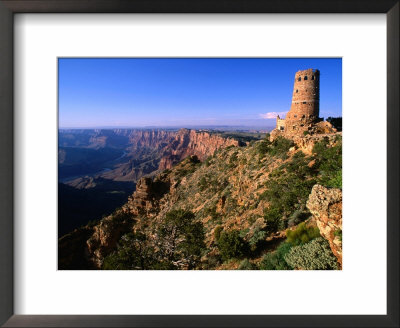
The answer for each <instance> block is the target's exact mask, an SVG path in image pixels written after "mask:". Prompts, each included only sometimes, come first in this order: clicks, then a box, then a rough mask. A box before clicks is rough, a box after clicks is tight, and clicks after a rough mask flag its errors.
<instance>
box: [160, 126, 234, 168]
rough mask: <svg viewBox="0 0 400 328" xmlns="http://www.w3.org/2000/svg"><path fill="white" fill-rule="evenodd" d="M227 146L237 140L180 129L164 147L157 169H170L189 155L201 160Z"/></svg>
mask: <svg viewBox="0 0 400 328" xmlns="http://www.w3.org/2000/svg"><path fill="white" fill-rule="evenodd" d="M229 146H239V142H238V141H237V140H234V139H230V138H223V137H221V136H219V135H215V134H209V133H208V132H196V131H195V130H187V129H181V130H179V131H178V133H177V134H176V136H175V138H174V140H173V141H172V142H171V143H170V144H169V145H167V146H166V147H165V149H164V152H163V156H162V158H161V161H160V166H159V169H160V170H165V169H170V168H171V167H172V166H173V165H174V164H176V163H178V162H179V161H181V160H182V159H184V158H185V157H187V156H190V155H195V156H197V157H198V158H199V159H200V160H201V161H202V160H204V159H206V158H207V157H208V156H212V155H214V153H215V151H216V150H218V149H220V148H226V147H229Z"/></svg>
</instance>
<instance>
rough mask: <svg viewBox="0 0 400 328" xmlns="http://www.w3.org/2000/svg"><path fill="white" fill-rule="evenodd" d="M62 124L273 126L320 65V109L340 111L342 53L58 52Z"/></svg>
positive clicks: (326, 113) (332, 113) (322, 111)
mask: <svg viewBox="0 0 400 328" xmlns="http://www.w3.org/2000/svg"><path fill="white" fill-rule="evenodd" d="M58 63H59V76H58V78H59V127H60V128H74V127H87V128H90V127H146V126H159V127H185V126H186V127H191V126H212V125H217V126H221V125H230V126H249V127H250V126H251V127H260V128H262V127H270V126H273V125H275V119H274V117H275V116H276V113H279V114H280V115H282V114H284V113H285V112H287V111H289V109H290V104H291V97H292V91H293V83H294V74H295V73H296V71H298V70H303V69H307V68H316V69H319V70H320V71H321V78H320V81H321V82H320V116H321V117H325V118H327V117H328V116H342V61H341V59H340V58H307V59H304V58H293V59H292V58H290V59H289V58H285V59H273V58H223V59H220V58H211V59H207V58H201V59H200V58H192V59H190V58H185V59H181V58H175V59H172V58H153V59H151V58H147V59H145V58H99V59H96V58H81V59H79V58H60V59H59V62H58Z"/></svg>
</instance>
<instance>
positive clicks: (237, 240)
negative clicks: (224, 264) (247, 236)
mask: <svg viewBox="0 0 400 328" xmlns="http://www.w3.org/2000/svg"><path fill="white" fill-rule="evenodd" d="M246 246H247V245H246V243H245V241H244V240H243V239H242V238H241V237H240V232H239V231H238V230H233V231H223V232H221V235H220V238H219V239H218V249H219V252H220V254H221V256H222V259H223V260H224V261H227V260H229V259H232V258H240V257H242V256H243V255H244V254H245V252H246V248H247V247H246Z"/></svg>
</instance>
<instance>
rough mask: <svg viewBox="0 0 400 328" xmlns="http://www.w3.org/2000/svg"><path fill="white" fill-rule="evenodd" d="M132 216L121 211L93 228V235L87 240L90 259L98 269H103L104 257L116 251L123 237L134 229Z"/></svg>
mask: <svg viewBox="0 0 400 328" xmlns="http://www.w3.org/2000/svg"><path fill="white" fill-rule="evenodd" d="M133 223H134V221H133V218H132V215H130V214H129V213H125V212H123V211H119V212H117V213H114V214H113V215H110V216H108V217H106V218H104V219H102V220H101V221H100V223H99V224H97V225H95V226H94V227H93V230H94V232H93V234H92V235H91V237H90V238H89V239H88V240H87V242H86V244H87V249H88V253H89V258H90V260H91V261H92V263H93V265H94V266H95V267H96V268H101V266H102V264H103V260H104V257H105V256H107V255H108V254H110V253H111V252H112V251H113V250H115V248H116V246H117V243H118V241H119V239H120V238H121V237H122V235H124V234H126V233H128V232H129V231H130V230H131V229H132V225H133Z"/></svg>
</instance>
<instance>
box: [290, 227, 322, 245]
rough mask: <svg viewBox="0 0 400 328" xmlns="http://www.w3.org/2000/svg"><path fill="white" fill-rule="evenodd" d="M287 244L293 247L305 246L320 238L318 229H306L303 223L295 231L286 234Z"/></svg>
mask: <svg viewBox="0 0 400 328" xmlns="http://www.w3.org/2000/svg"><path fill="white" fill-rule="evenodd" d="M286 237H287V242H288V243H290V244H291V245H293V246H296V245H300V244H305V243H308V242H309V241H311V240H313V239H314V238H317V237H320V233H319V229H318V227H307V226H306V224H305V223H304V222H302V223H300V224H299V225H298V226H297V228H296V229H295V230H288V231H287V232H286Z"/></svg>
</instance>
